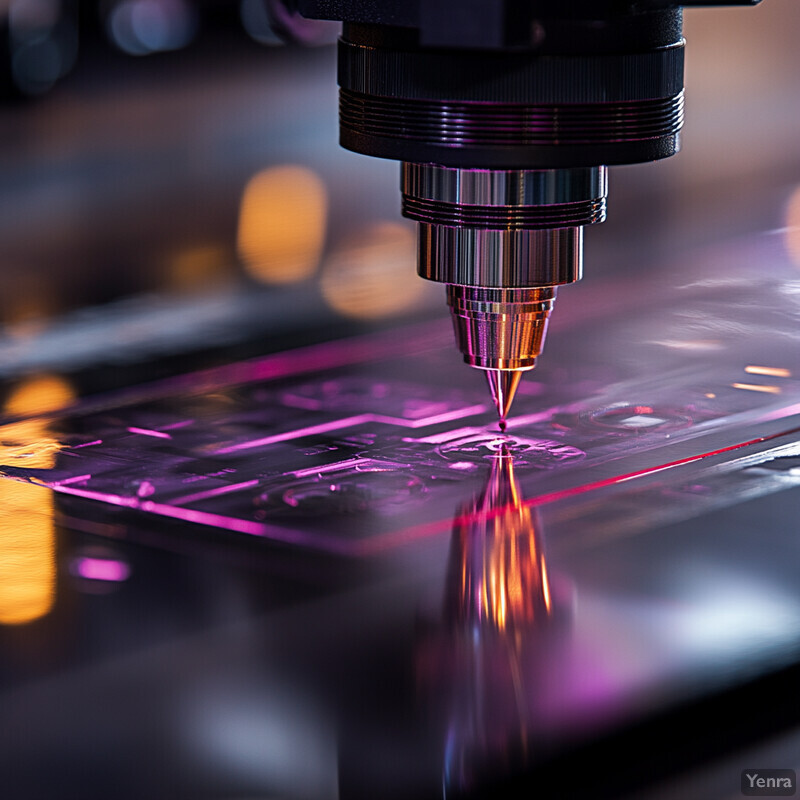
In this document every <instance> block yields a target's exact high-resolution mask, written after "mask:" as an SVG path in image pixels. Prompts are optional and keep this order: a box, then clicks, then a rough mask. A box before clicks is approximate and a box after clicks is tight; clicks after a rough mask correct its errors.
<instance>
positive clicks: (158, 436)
mask: <svg viewBox="0 0 800 800" xmlns="http://www.w3.org/2000/svg"><path fill="white" fill-rule="evenodd" d="M128 433H140V434H141V435H142V436H154V437H155V438H156V439H171V438H172V437H171V436H170V435H169V434H168V433H163V432H162V431H151V430H148V429H147V428H128Z"/></svg>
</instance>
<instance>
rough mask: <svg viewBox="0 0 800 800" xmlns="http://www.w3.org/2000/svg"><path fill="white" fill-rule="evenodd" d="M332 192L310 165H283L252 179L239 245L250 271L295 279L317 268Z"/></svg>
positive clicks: (270, 278)
mask: <svg viewBox="0 0 800 800" xmlns="http://www.w3.org/2000/svg"><path fill="white" fill-rule="evenodd" d="M327 216H328V194H327V191H326V189H325V184H324V183H323V182H322V180H321V179H320V178H319V177H318V176H317V175H316V174H315V173H314V172H312V171H311V170H310V169H307V168H306V167H299V166H280V167H272V168H271V169H266V170H264V171H263V172H259V173H258V174H257V175H255V176H254V177H253V178H251V180H250V182H249V183H248V184H247V186H246V187H245V190H244V195H243V196H242V204H241V208H240V211H239V231H238V236H237V246H238V251H239V256H240V257H241V259H242V263H243V264H244V267H245V269H246V270H247V272H248V273H249V274H250V275H251V276H252V277H253V278H255V279H256V280H258V281H261V282H262V283H270V284H285V283H295V282H297V281H302V280H306V279H308V278H310V277H311V276H312V275H313V274H314V273H315V272H316V269H317V266H318V264H319V261H320V258H321V256H322V250H323V247H324V244H325V229H326V226H327Z"/></svg>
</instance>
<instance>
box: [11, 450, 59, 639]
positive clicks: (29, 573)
mask: <svg viewBox="0 0 800 800" xmlns="http://www.w3.org/2000/svg"><path fill="white" fill-rule="evenodd" d="M4 462H5V463H8V460H7V459H4ZM0 509H2V510H1V511H0V624H2V625H24V624H25V623H28V622H33V621H34V620H37V619H39V618H40V617H43V616H44V615H45V614H47V613H48V612H49V611H50V610H51V609H52V607H53V602H54V599H55V592H56V559H55V537H54V535H53V495H52V492H50V491H48V490H46V489H43V488H42V487H41V486H35V485H34V484H31V483H20V482H17V481H12V480H7V479H0Z"/></svg>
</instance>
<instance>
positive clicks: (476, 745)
mask: <svg viewBox="0 0 800 800" xmlns="http://www.w3.org/2000/svg"><path fill="white" fill-rule="evenodd" d="M446 591H447V595H446V598H445V620H446V622H447V626H448V637H449V641H450V642H451V645H450V646H451V647H453V650H452V651H451V653H452V658H453V663H452V674H451V675H449V676H448V678H449V679H450V680H451V681H452V686H453V689H452V699H451V704H450V709H449V711H448V712H447V716H448V722H447V734H446V742H445V750H444V774H443V782H444V785H445V791H446V792H450V791H456V792H459V791H470V790H474V789H475V788H476V787H477V786H478V785H479V783H480V776H481V774H482V772H483V770H484V769H486V768H487V767H488V769H489V770H490V772H491V773H492V774H494V775H498V774H502V772H503V770H504V769H506V768H508V766H509V764H511V763H513V762H515V761H517V760H518V759H520V758H521V759H522V760H523V762H524V761H526V760H527V759H528V755H529V746H530V741H529V740H530V735H531V731H532V729H533V727H534V722H535V717H536V713H537V712H536V706H537V702H538V701H537V700H536V698H537V696H538V695H539V694H540V692H541V686H540V684H541V681H542V679H543V675H542V673H541V670H540V667H539V661H538V656H539V655H540V651H541V648H542V647H546V646H547V644H546V641H545V639H546V634H547V633H549V632H550V631H551V629H552V623H553V622H554V621H555V616H556V615H555V614H554V611H557V610H558V609H554V600H553V591H552V588H551V579H550V576H549V575H548V570H547V562H546V560H545V555H544V549H543V541H542V531H541V526H540V522H539V520H538V518H537V516H536V511H535V509H532V508H530V507H529V506H527V505H526V504H525V503H524V501H523V499H522V497H521V495H520V491H519V486H518V484H517V481H516V479H515V477H514V462H513V459H512V457H511V455H510V454H509V452H508V450H506V449H505V448H503V449H501V451H500V452H499V453H498V454H497V456H496V458H495V459H494V461H493V463H492V467H491V472H490V476H489V480H488V482H487V484H486V487H485V488H484V490H483V492H482V493H481V494H480V495H479V496H477V497H476V498H475V499H474V500H473V501H472V503H471V504H469V505H468V506H467V507H466V508H462V509H461V511H460V513H459V516H458V517H457V518H456V522H455V526H454V531H453V539H452V544H451V550H450V566H449V572H448V579H447V590H446ZM562 605H563V604H562V603H560V602H559V603H558V606H559V608H561V607H562Z"/></svg>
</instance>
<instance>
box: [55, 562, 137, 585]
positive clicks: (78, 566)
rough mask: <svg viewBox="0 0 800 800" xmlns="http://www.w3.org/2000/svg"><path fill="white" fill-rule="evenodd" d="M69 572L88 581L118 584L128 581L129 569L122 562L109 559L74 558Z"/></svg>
mask: <svg viewBox="0 0 800 800" xmlns="http://www.w3.org/2000/svg"><path fill="white" fill-rule="evenodd" d="M70 572H71V573H72V574H73V575H76V576H78V577H80V578H86V579H87V580H90V581H113V582H115V583H120V582H122V581H126V580H128V578H129V577H130V574H131V568H130V567H129V566H128V565H127V564H126V563H125V562H124V561H117V560H115V559H111V558H89V557H86V556H85V557H82V558H76V559H75V560H74V561H73V562H72V565H71V567H70Z"/></svg>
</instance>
